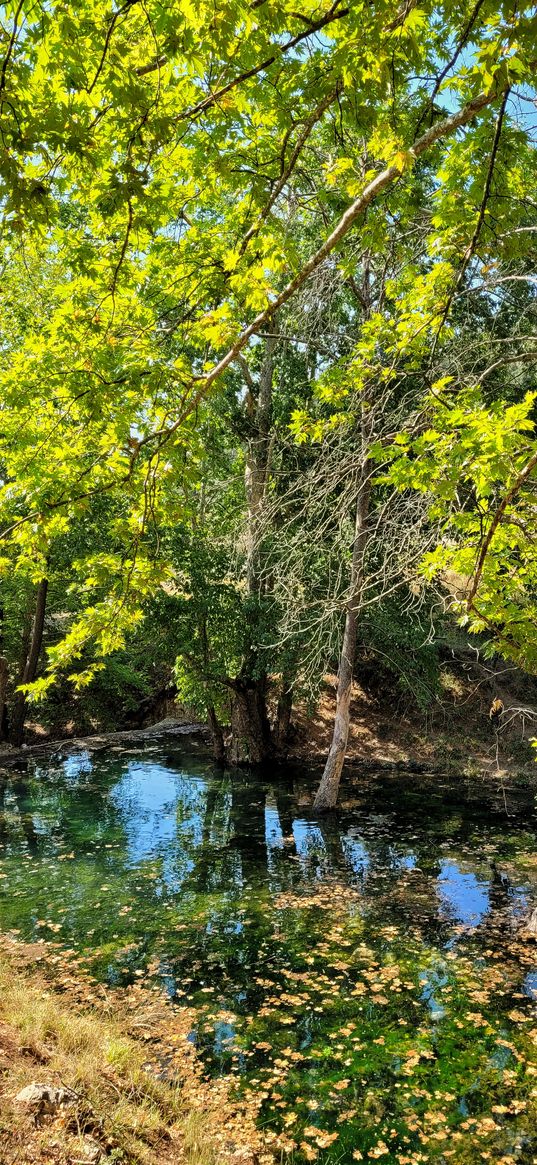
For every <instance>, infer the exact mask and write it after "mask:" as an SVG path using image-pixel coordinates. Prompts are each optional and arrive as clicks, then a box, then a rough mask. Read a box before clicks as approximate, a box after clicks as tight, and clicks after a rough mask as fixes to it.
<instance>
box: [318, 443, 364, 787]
mask: <svg viewBox="0 0 537 1165" xmlns="http://www.w3.org/2000/svg"><path fill="white" fill-rule="evenodd" d="M370 493H371V485H370V467H369V464H368V462H367V461H366V462H365V463H364V465H363V467H362V473H361V483H360V488H359V491H358V500H357V503H356V521H355V530H354V545H353V551H352V565H351V584H350V593H349V600H348V603H347V611H346V616H345V629H344V632H343V644H342V647H341V656H340V661H339V673H338V686H337V697H336V716H335V721H334V731H333V735H332V743H331V745H330V752H329V753H328V759H327V762H326V765H325V769H324V773H323V775H322V779H321V783H320V785H319V788H318V790H317V795H316V797H315V801H314V803H313V807H314V809H317V810H325V809H333V808H334V807H335V805H336V802H337V798H338V792H339V783H340V780H341V773H342V769H343V764H344V762H345V754H346V752H347V741H348V739H349V724H350V703H351V696H352V676H353V671H354V661H355V656H356V632H357V625H358V614H359V609H360V602H361V598H362V591H363V586H364V552H365V548H366V544H367V518H368V513H369V498H370Z"/></svg>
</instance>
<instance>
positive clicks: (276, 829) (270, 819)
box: [265, 802, 283, 857]
mask: <svg viewBox="0 0 537 1165" xmlns="http://www.w3.org/2000/svg"><path fill="white" fill-rule="evenodd" d="M265 840H266V843H267V849H268V851H269V857H270V851H271V850H272V849H281V847H282V846H283V832H282V827H281V825H280V816H279V813H278V809H277V807H276V805H273V804H272V805H271V803H270V802H267V805H266V808H265Z"/></svg>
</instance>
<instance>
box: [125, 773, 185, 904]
mask: <svg viewBox="0 0 537 1165" xmlns="http://www.w3.org/2000/svg"><path fill="white" fill-rule="evenodd" d="M205 790H206V783H205V782H204V781H203V780H201V779H200V778H193V777H192V776H190V775H189V776H188V777H187V776H186V775H183V774H182V773H174V772H171V771H170V770H169V769H166V768H164V766H162V765H159V764H150V765H148V764H139V763H133V764H130V765H129V767H128V769H127V771H126V773H125V774H124V775H123V776H122V777H121V779H120V780H119V781H118V783H117V784H116V785H115V786H114V788H113V789H112V790H111V792H110V801H111V803H112V804H113V805H114V806H115V807H116V809H117V810H118V811H119V812H120V814H121V816H122V818H123V823H124V828H125V833H126V837H127V856H128V860H129V863H130V864H131V865H136V864H137V863H139V862H141V861H142V860H143V859H146V858H151V857H156V856H159V857H160V856H162V857H164V859H165V860H164V868H163V876H164V878H165V880H166V881H169V880H173V881H176V878H177V870H175V869H174V868H173V867H174V866H175V861H174V859H175V857H176V856H177V855H178V853H179V851H180V850H181V849H185V850H186V849H188V850H190V851H191V853H193V852H194V851H195V850H197V849H198V848H199V847H200V845H201V842H202V829H203V810H204V806H205ZM181 843H182V844H181ZM182 858H183V860H182V861H181V873H182V875H183V876H184V875H185V874H186V873H188V872H189V871H190V870H191V869H192V868H193V866H194V862H193V859H192V857H189V856H187V854H186V853H183V854H182ZM185 859H186V860H185Z"/></svg>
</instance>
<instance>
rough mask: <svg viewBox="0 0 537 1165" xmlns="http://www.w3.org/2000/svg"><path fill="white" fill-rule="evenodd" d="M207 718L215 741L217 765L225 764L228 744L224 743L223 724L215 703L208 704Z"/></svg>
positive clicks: (214, 748) (214, 754) (214, 749)
mask: <svg viewBox="0 0 537 1165" xmlns="http://www.w3.org/2000/svg"><path fill="white" fill-rule="evenodd" d="M207 720H208V721H209V728H210V730H211V739H212V742H213V756H214V759H215V761H216V763H217V765H224V764H225V763H226V746H225V744H224V733H223V730H222V725H221V723H220V721H219V719H218V716H217V715H216V711H215V709H214V706H213V704H208V705H207Z"/></svg>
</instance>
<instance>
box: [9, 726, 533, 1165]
mask: <svg viewBox="0 0 537 1165" xmlns="http://www.w3.org/2000/svg"><path fill="white" fill-rule="evenodd" d="M417 780H418V778H414V779H413V780H411V781H409V779H408V778H404V777H403V776H394V775H389V776H387V775H384V776H383V775H382V774H379V775H378V776H377V777H368V778H365V777H364V776H361V777H359V778H356V779H355V780H354V781H350V782H349V783H348V785H347V787H346V789H345V790H344V793H343V798H342V804H343V808H342V809H341V811H340V812H339V813H338V815H337V816H334V817H327V818H318V819H317V818H316V817H315V816H314V814H313V811H312V808H311V803H312V792H313V783H312V779H311V778H308V776H307V775H305V774H303V773H300V772H297V771H294V772H293V771H291V770H287V771H285V770H279V771H274V773H270V772H267V773H265V774H264V775H263V777H259V776H255V775H254V774H251V773H244V772H240V773H239V772H233V773H231V772H226V773H221V772H219V771H216V770H214V769H213V768H212V766H211V764H210V762H209V761H207V760H206V759H205V758H203V756H201V755H200V754H199V753H197V752H191V753H188V752H187V751H186V750H182V751H181V752H177V753H171V754H170V753H168V752H167V751H166V750H160V749H159V747H158V746H154V747H153V749H151V750H148V751H146V752H145V753H139V754H132V755H131V754H126V753H125V752H124V751H122V752H120V753H116V754H114V753H113V752H110V753H108V754H106V757H104V758H100V759H99V758H94V759H91V758H90V757H89V756H87V755H81V756H78V757H71V758H69V759H67V760H65V761H61V762H60V761H56V762H54V763H52V764H48V765H46V766H45V765H43V766H41V767H39V766H37V765H36V766H35V767H34V768H33V769H31V771H29V772H28V773H27V774H24V776H23V777H21V778H20V779H13V778H10V779H9V780H6V781H4V782H0V929H1V930H3V931H9V932H15V933H16V934H17V935H18V936H19V937H20V938H21V939H25V940H36V939H50V940H54V941H55V942H61V943H62V944H64V945H65V946H66V947H68V948H73V949H75V950H76V951H77V952H80V953H82V954H83V955H84V957H85V959H86V960H87V963H88V965H89V967H90V969H91V971H92V973H93V974H94V975H95V976H97V977H98V978H100V979H102V980H105V981H107V982H108V983H109V984H110V985H112V986H114V985H118V986H121V985H125V984H128V983H129V982H132V981H133V980H135V979H136V978H138V979H140V980H141V981H144V980H146V979H147V980H148V981H149V982H150V984H153V985H154V984H158V985H159V986H161V987H163V988H164V989H165V991H166V992H167V993H168V995H169V996H170V997H171V998H172V1000H173V1002H174V1005H175V1006H176V1007H178V1008H179V1007H180V1008H188V1009H191V1011H192V1015H193V1022H192V1033H191V1039H192V1041H193V1042H195V1044H196V1046H197V1048H198V1050H199V1053H200V1056H201V1057H202V1058H203V1061H204V1063H205V1065H206V1069H207V1071H208V1072H211V1073H224V1074H228V1075H230V1076H232V1077H234V1078H236V1087H237V1090H238V1091H239V1092H240V1093H241V1094H242V1095H244V1094H246V1093H251V1094H252V1096H255V1097H256V1104H257V1106H258V1107H259V1120H260V1122H261V1124H262V1126H263V1127H264V1128H265V1129H266V1132H267V1137H268V1139H269V1142H270V1143H273V1144H274V1147H275V1148H276V1150H277V1152H278V1154H283V1156H284V1158H285V1156H286V1154H287V1153H291V1154H292V1158H291V1159H292V1160H293V1161H296V1162H302V1161H305V1160H310V1161H317V1160H319V1161H321V1162H324V1161H326V1162H351V1161H355V1160H364V1161H368V1160H376V1159H379V1160H380V1161H381V1162H385V1163H386V1165H390V1163H391V1162H394V1163H395V1162H397V1163H398V1165H410V1163H413V1162H420V1161H424V1162H427V1161H439V1162H445V1163H446V1165H447V1163H448V1162H451V1161H453V1162H455V1163H457V1162H460V1163H465V1162H468V1163H472V1165H474V1163H476V1162H481V1161H494V1162H495V1161H502V1162H503V1163H504V1165H512V1162H522V1163H529V1162H535V1161H536V1160H537V1156H536V1154H537V1129H536V1123H535V1122H536V1111H537V1104H536V1099H537V1052H536V1037H537V1016H536V1013H535V999H536V998H537V942H535V941H534V940H532V938H531V937H530V936H529V935H528V934H527V933H526V932H525V931H524V920H525V919H526V918H527V917H528V915H529V913H530V912H531V910H532V908H534V907H535V906H537V856H536V847H535V840H536V819H535V816H534V814H533V806H532V802H531V799H530V798H526V802H525V804H523V805H521V806H520V807H519V808H518V810H517V809H516V806H515V811H514V812H512V814H511V815H508V814H507V813H506V811H505V803H504V802H503V800H502V797H499V798H498V797H496V798H491V799H487V797H486V795H485V793H483V794H482V796H481V797H480V799H477V800H476V799H475V798H473V799H472V798H469V797H467V795H466V790H465V789H464V788H462V787H457V786H453V785H447V784H445V783H443V782H440V781H437V782H436V783H429V784H427V786H426V787H425V788H424V787H420V786H419V785H418V784H417V783H416V781H417Z"/></svg>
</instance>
